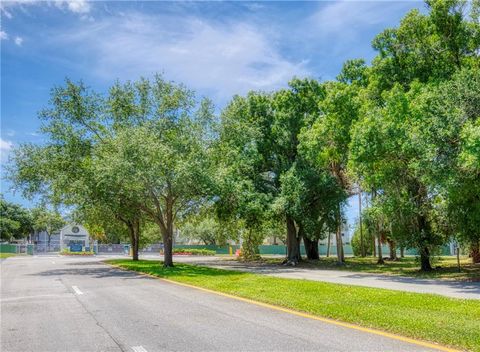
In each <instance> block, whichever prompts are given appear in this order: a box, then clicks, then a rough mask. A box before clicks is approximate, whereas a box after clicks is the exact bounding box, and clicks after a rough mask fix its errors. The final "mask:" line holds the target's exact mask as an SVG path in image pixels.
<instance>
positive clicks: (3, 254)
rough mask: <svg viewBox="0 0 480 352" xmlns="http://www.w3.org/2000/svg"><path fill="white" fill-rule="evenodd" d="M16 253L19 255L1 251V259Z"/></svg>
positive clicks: (13, 254)
mask: <svg viewBox="0 0 480 352" xmlns="http://www.w3.org/2000/svg"><path fill="white" fill-rule="evenodd" d="M15 255H17V253H3V252H1V253H0V259H3V258H8V257H13V256H15Z"/></svg>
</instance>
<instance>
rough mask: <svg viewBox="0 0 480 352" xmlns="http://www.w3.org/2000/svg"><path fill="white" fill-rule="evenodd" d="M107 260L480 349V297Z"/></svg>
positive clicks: (426, 337) (272, 302) (157, 262)
mask: <svg viewBox="0 0 480 352" xmlns="http://www.w3.org/2000/svg"><path fill="white" fill-rule="evenodd" d="M107 263H110V264H115V265H118V266H120V267H122V268H125V269H128V270H133V271H137V272H141V273H147V274H152V275H155V276H158V277H162V278H168V279H170V280H173V281H178V282H182V283H188V284H191V285H195V286H198V287H203V288H208V289H211V290H215V291H219V292H223V293H228V294H232V295H236V296H239V297H244V298H249V299H252V300H256V301H260V302H265V303H270V304H275V305H278V306H282V307H286V308H290V309H294V310H297V311H302V312H307V313H310V314H314V315H317V316H322V317H328V318H332V319H337V320H340V321H344V322H349V323H355V324H358V325H361V326H365V327H370V328H376V329H381V330H384V331H388V332H393V333H397V334H400V335H403V336H408V337H412V338H416V339H422V340H428V341H432V342H436V343H440V344H443V345H448V346H452V347H457V348H458V347H460V348H462V349H467V350H470V351H475V352H480V301H478V300H462V299H454V298H447V297H443V296H438V295H432V294H422V293H409V292H402V291H394V290H385V289H378V288H368V287H357V286H348V285H340V284H331V283H324V282H317V281H307V280H294V279H282V278H274V277H268V276H262V275H258V274H250V273H242V272H238V271H231V270H221V269H214V268H208V267H203V266H195V265H187V264H176V266H175V267H174V268H167V269H166V268H163V267H162V266H161V262H159V261H151V260H141V261H138V262H133V261H131V260H124V259H120V260H108V261H107Z"/></svg>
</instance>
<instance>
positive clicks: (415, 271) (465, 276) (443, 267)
mask: <svg viewBox="0 0 480 352" xmlns="http://www.w3.org/2000/svg"><path fill="white" fill-rule="evenodd" d="M263 261H264V262H265V263H270V264H280V263H281V262H282V261H283V258H281V259H280V258H264V259H263ZM432 266H433V267H434V268H435V269H434V270H433V271H430V272H423V271H420V264H419V262H418V260H417V258H415V257H405V258H401V259H400V258H399V260H396V261H389V260H386V261H385V264H383V265H379V264H377V258H373V257H366V258H360V257H346V258H345V265H338V264H337V259H336V257H335V256H333V257H328V258H326V257H321V258H320V260H315V261H313V260H304V261H303V262H301V263H300V264H299V267H304V268H313V269H332V270H345V271H355V272H365V273H375V274H384V275H400V276H410V277H416V278H423V279H441V280H457V281H480V265H474V264H472V262H471V259H469V258H467V257H461V259H460V267H461V271H458V267H457V258H455V257H448V256H444V257H437V258H435V259H434V261H433V264H432Z"/></svg>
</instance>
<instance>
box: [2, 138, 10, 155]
mask: <svg viewBox="0 0 480 352" xmlns="http://www.w3.org/2000/svg"><path fill="white" fill-rule="evenodd" d="M12 147H13V143H12V142H10V141H7V140H5V139H3V138H1V137H0V151H1V152H8V151H9V150H10V149H12Z"/></svg>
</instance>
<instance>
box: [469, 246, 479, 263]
mask: <svg viewBox="0 0 480 352" xmlns="http://www.w3.org/2000/svg"><path fill="white" fill-rule="evenodd" d="M470 256H471V257H472V263H473V264H478V263H480V241H476V242H475V241H474V242H472V243H471V244H470Z"/></svg>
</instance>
